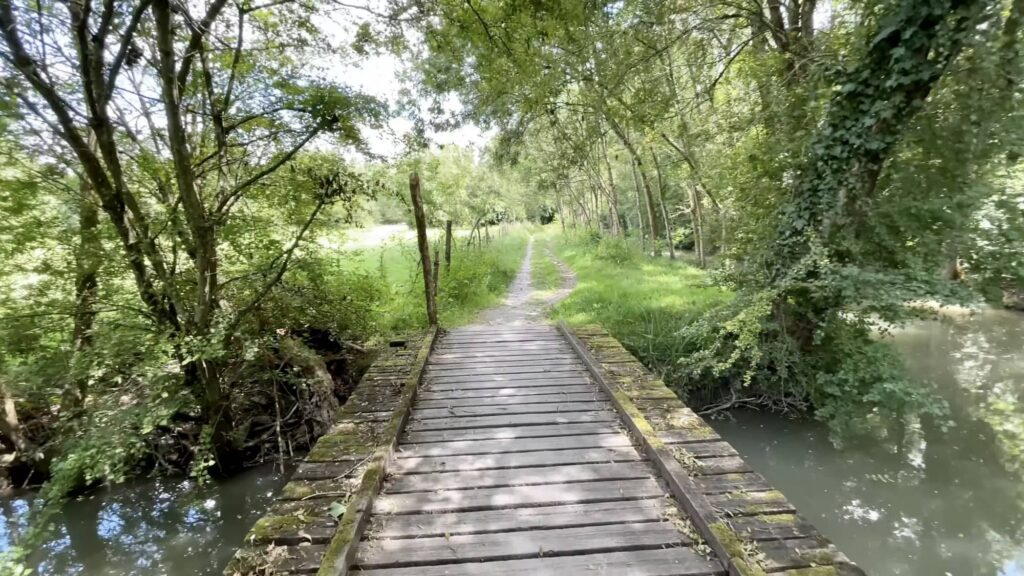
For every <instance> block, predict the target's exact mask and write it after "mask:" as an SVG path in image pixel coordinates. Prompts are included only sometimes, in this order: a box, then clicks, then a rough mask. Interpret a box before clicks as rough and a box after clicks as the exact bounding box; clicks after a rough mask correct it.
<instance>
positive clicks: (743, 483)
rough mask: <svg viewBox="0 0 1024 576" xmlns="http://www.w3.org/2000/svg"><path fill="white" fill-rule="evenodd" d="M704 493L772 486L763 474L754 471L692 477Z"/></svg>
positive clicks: (761, 488) (768, 488) (753, 489)
mask: <svg viewBox="0 0 1024 576" xmlns="http://www.w3.org/2000/svg"><path fill="white" fill-rule="evenodd" d="M694 480H695V481H696V482H697V485H698V486H699V487H700V488H701V490H703V492H704V494H708V495H710V494H725V493H727V492H738V491H742V490H750V491H753V492H756V491H760V490H771V489H772V487H771V485H770V484H768V481H767V480H765V479H764V477H763V476H761V475H760V474H756V473H747V474H724V475H721V476H698V477H696V478H694Z"/></svg>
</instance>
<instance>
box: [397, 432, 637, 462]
mask: <svg viewBox="0 0 1024 576" xmlns="http://www.w3.org/2000/svg"><path fill="white" fill-rule="evenodd" d="M632 445H633V444H632V442H631V441H630V439H629V438H628V437H627V436H626V435H625V434H623V433H621V432H619V433H615V434H586V435H580V436H556V437H553V438H551V437H547V438H509V439H502V440H466V441H457V442H431V443H429V444H405V445H402V446H400V447H399V449H398V451H397V452H396V456H398V457H399V458H424V457H428V456H456V455H467V454H502V453H514V452H536V451H538V450H570V449H579V448H615V447H619V446H632Z"/></svg>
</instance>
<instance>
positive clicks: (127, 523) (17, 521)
mask: <svg viewBox="0 0 1024 576" xmlns="http://www.w3.org/2000/svg"><path fill="white" fill-rule="evenodd" d="M283 480H284V477H282V476H281V475H280V474H277V473H275V472H274V471H273V469H272V468H271V467H269V466H266V467H261V468H255V469H252V470H249V471H248V472H246V473H243V474H241V475H239V476H236V477H234V478H231V479H228V480H226V481H223V482H219V483H216V484H214V485H210V486H203V487H198V486H196V485H195V484H194V483H193V482H191V481H187V480H182V479H180V478H179V479H174V478H162V479H154V480H149V481H140V482H136V483H132V484H129V485H126V486H119V487H115V488H111V489H105V490H100V491H98V492H96V493H93V494H90V495H89V496H87V497H85V498H83V499H81V500H77V501H74V502H70V503H69V504H67V506H65V509H64V511H63V513H62V514H61V516H60V518H59V520H58V525H57V530H56V531H55V533H54V535H53V536H52V537H51V539H50V540H49V541H48V542H47V543H46V545H45V547H44V549H43V550H42V551H40V552H39V553H38V554H36V555H35V556H34V557H33V562H34V564H35V566H34V567H35V568H36V570H37V573H39V574H60V575H64V574H67V575H82V576H86V575H90V576H91V575H99V574H133V575H134V574H138V575H151V574H152V575H156V574H182V575H184V574H189V575H192V574H197V575H203V574H208V575H215V574H220V572H221V571H222V570H223V569H224V566H225V565H226V564H227V561H228V559H229V558H230V557H231V555H232V553H233V552H234V549H235V548H236V547H237V546H238V545H239V544H241V542H242V538H243V537H244V536H245V532H246V531H247V530H248V528H249V526H250V525H251V524H252V523H253V522H255V521H256V519H257V518H259V516H261V515H262V514H263V512H264V511H265V510H266V509H267V507H268V506H269V505H270V503H271V501H272V500H273V497H274V494H275V493H276V492H277V491H278V489H279V488H280V487H281V485H282V483H283ZM27 506H28V503H27V501H26V500H25V499H9V500H5V501H0V550H2V549H6V548H7V547H8V546H10V544H11V542H12V541H14V540H16V539H17V537H18V534H20V533H21V532H23V531H24V530H25V512H26V510H27Z"/></svg>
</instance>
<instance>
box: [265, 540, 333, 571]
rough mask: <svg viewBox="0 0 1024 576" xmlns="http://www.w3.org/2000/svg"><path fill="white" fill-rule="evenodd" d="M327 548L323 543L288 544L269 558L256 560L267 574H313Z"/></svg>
mask: <svg viewBox="0 0 1024 576" xmlns="http://www.w3.org/2000/svg"><path fill="white" fill-rule="evenodd" d="M326 549H327V547H326V546H323V545H312V546H308V545H307V546H288V547H286V548H284V549H283V550H277V551H276V553H275V554H274V555H273V556H272V558H271V559H270V560H262V559H261V560H257V561H256V563H257V564H260V565H261V566H260V568H261V570H266V571H267V573H268V574H314V573H316V571H317V569H318V568H320V562H321V560H322V559H323V557H324V552H325V550H326Z"/></svg>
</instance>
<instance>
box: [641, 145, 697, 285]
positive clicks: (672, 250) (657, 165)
mask: <svg viewBox="0 0 1024 576" xmlns="http://www.w3.org/2000/svg"><path fill="white" fill-rule="evenodd" d="M651 156H652V157H653V158H654V169H655V170H656V171H657V173H658V204H660V205H661V218H662V220H664V222H665V241H666V242H667V243H668V257H669V259H670V260H675V259H676V247H675V246H674V243H673V242H672V221H671V220H670V219H669V217H668V209H667V208H665V177H664V175H663V174H662V173H661V162H659V161H658V154H657V153H656V152H654V151H653V150H652V151H651ZM702 266H703V264H702Z"/></svg>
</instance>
